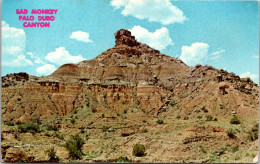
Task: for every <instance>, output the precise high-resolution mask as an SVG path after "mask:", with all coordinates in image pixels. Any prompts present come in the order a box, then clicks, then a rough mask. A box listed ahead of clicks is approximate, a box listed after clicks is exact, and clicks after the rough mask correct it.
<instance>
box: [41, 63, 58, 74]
mask: <svg viewBox="0 0 260 164" xmlns="http://www.w3.org/2000/svg"><path fill="white" fill-rule="evenodd" d="M55 70H56V67H55V66H54V65H52V64H45V65H43V66H41V67H38V68H37V69H36V72H37V73H39V74H40V75H49V74H51V73H53V72H54V71H55Z"/></svg>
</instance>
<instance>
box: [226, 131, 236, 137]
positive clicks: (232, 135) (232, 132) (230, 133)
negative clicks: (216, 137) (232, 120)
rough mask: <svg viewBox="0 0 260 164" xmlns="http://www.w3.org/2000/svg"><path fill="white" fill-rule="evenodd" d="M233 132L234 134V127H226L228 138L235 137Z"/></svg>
mask: <svg viewBox="0 0 260 164" xmlns="http://www.w3.org/2000/svg"><path fill="white" fill-rule="evenodd" d="M235 134H236V132H235V130H234V129H228V131H227V135H228V137H229V138H235V137H236V136H235Z"/></svg>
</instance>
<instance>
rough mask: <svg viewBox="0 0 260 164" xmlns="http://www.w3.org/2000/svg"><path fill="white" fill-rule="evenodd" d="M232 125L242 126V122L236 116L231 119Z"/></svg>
mask: <svg viewBox="0 0 260 164" xmlns="http://www.w3.org/2000/svg"><path fill="white" fill-rule="evenodd" d="M230 124H240V120H239V119H238V118H237V117H236V116H235V117H233V118H231V120H230Z"/></svg>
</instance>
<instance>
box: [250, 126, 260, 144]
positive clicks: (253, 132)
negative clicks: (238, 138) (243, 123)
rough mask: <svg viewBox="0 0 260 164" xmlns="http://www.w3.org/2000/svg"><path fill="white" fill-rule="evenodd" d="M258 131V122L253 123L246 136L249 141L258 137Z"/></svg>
mask: <svg viewBox="0 0 260 164" xmlns="http://www.w3.org/2000/svg"><path fill="white" fill-rule="evenodd" d="M258 132H259V124H258V123H257V124H255V125H254V126H253V127H252V129H251V130H250V131H249V132H248V138H249V139H250V140H251V141H255V140H257V139H258Z"/></svg>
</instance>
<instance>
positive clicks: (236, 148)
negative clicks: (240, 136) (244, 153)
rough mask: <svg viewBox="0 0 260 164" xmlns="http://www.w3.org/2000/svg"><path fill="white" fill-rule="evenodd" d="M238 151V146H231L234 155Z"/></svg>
mask: <svg viewBox="0 0 260 164" xmlns="http://www.w3.org/2000/svg"><path fill="white" fill-rule="evenodd" d="M238 150H239V146H238V145H236V146H233V147H231V151H232V152H233V153H234V152H237V151H238Z"/></svg>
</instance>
